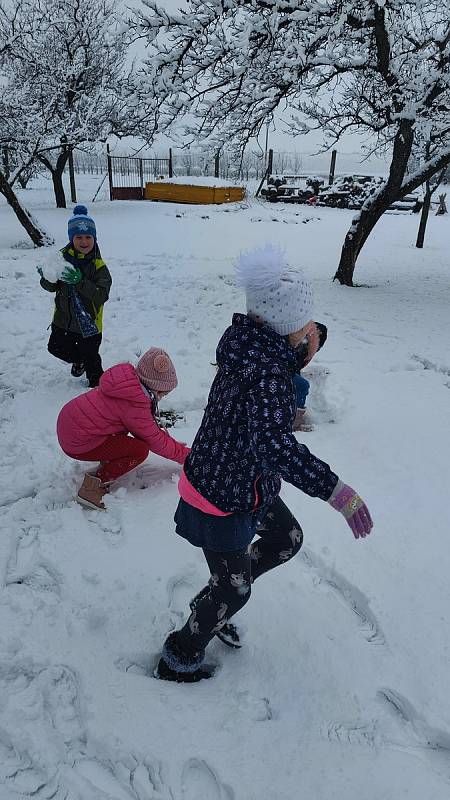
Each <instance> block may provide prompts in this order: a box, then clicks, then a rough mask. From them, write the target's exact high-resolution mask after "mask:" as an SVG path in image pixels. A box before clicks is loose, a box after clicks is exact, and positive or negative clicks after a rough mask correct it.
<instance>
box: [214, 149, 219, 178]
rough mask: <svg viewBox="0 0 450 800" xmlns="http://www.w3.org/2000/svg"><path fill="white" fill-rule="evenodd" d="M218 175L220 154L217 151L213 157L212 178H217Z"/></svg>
mask: <svg viewBox="0 0 450 800" xmlns="http://www.w3.org/2000/svg"><path fill="white" fill-rule="evenodd" d="M219 175H220V152H219V150H218V151H217V153H216V155H215V157H214V177H215V178H218V177H219Z"/></svg>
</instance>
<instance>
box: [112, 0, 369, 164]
mask: <svg viewBox="0 0 450 800" xmlns="http://www.w3.org/2000/svg"><path fill="white" fill-rule="evenodd" d="M159 5H160V6H161V7H163V8H166V9H167V10H168V11H177V10H178V9H180V8H182V7H183V5H185V6H186V5H187V4H185V3H183V2H182V0H160V3H159ZM128 6H129V7H133V8H139V7H143V6H144V4H143V3H142V2H141V0H128ZM142 55H143V56H145V47H144V45H143V46H142ZM283 116H285V117H286V114H284V115H283V113H280V114H279V115H278V118H276V119H275V121H274V124H272V125H270V128H269V137H268V139H269V147H272V148H273V149H274V150H279V151H280V150H282V151H287V152H300V153H303V154H305V158H307V155H306V154H311V156H312V154H314V153H315V152H317V151H318V150H319V149H320V148H321V146H322V144H323V139H322V136H321V134H320V132H317V131H314V132H312V133H309V134H307V135H304V134H302V135H300V136H292V135H291V134H288V133H286V132H285V126H284V125H283ZM265 138H266V130H265V129H264V131H263V133H262V134H261V136H260V138H259V144H260V146H261V148H262V149H263V150H264V148H265ZM170 144H172V145H173V142H171V141H170V140H169V139H168V138H167V137H165V136H161V137H159V138H158V140H157V142H155V148H163V149H165V148H166V147H169V146H170ZM361 144H362V137H359V136H357V135H354V134H351V135H347V136H345V137H343V138H342V140H341V141H340V142H339V145H338V146H337V150H338V153H342V154H354V155H352V157H351V158H350V156H347V157H346V159H345V160H346V161H349V160H350V161H354V162H355V166H356V163H357V162H358V161H359V155H358V154H360V153H361V157H363V154H362V152H361ZM256 146H257V145H256V143H255V147H256ZM314 160H315V161H316V160H317V159H314ZM320 161H322V158H321V159H320ZM370 161H371V162H372V163H373V162H374V161H376V159H374V158H371V159H370ZM383 164H384V161H383V162H381V165H380V169H382V165H383Z"/></svg>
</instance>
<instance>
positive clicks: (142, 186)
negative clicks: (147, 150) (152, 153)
mask: <svg viewBox="0 0 450 800" xmlns="http://www.w3.org/2000/svg"><path fill="white" fill-rule="evenodd" d="M139 180H140V182H141V200H143V199H144V170H143V167H142V158H140V159H139Z"/></svg>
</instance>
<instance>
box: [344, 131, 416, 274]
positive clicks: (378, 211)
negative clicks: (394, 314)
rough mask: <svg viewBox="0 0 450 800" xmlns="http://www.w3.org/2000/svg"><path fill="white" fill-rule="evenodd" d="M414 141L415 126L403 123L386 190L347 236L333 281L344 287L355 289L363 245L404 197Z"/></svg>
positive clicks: (366, 207)
mask: <svg viewBox="0 0 450 800" xmlns="http://www.w3.org/2000/svg"><path fill="white" fill-rule="evenodd" d="M413 141H414V133H413V123H412V122H411V121H410V120H402V122H401V123H400V125H399V127H398V129H397V133H396V135H395V139H394V147H393V151H392V159H391V165H390V168H389V177H388V179H387V181H386V183H385V185H384V186H383V188H382V189H381V190H380V191H379V192H378V193H377V194H376V195H375V196H374V197H373V198H371V199H370V200H368V201H366V203H365V204H364V205H363V207H362V209H361V211H360V213H359V215H358V216H357V217H356V218H355V220H354V221H353V222H352V224H351V227H350V230H349V231H348V232H347V235H346V237H345V240H344V244H343V246H342V251H341V259H340V261H339V266H338V268H337V271H336V274H335V276H334V278H333V280H337V281H339V283H341V284H342V285H343V286H353V273H354V271H355V266H356V260H357V258H358V255H359V253H360V252H361V250H362V248H363V245H364V244H365V243H366V241H367V239H368V238H369V236H370V234H371V233H372V231H373V229H374V227H375V225H376V224H377V222H378V220H379V219H380V218H381V217H382V216H383V214H384V212H385V211H387V210H388V208H389V206H390V205H391V204H392V203H393V202H394V200H398V199H399V197H400V196H401V189H402V184H403V179H404V177H405V174H406V168H407V166H408V160H409V157H410V155H411V150H412V146H413Z"/></svg>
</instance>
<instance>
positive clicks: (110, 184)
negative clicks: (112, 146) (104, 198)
mask: <svg viewBox="0 0 450 800" xmlns="http://www.w3.org/2000/svg"><path fill="white" fill-rule="evenodd" d="M106 158H107V160H108V180H109V199H110V200H114V197H113V172H112V163H111V155H110V152H109V144H107V145H106Z"/></svg>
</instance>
